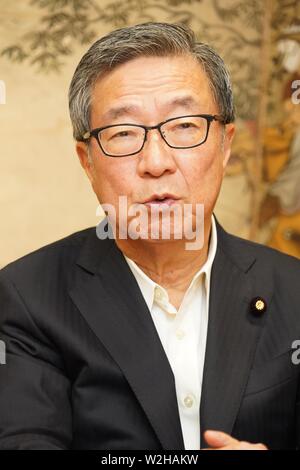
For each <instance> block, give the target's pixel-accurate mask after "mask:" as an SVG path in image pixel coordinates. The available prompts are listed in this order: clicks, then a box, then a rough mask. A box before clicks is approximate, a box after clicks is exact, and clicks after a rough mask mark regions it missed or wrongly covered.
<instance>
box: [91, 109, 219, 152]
mask: <svg viewBox="0 0 300 470" xmlns="http://www.w3.org/2000/svg"><path fill="white" fill-rule="evenodd" d="M185 117H186V118H189V117H201V118H204V119H206V122H207V128H206V135H205V138H204V140H203V141H202V142H200V143H199V144H196V145H192V146H189V147H176V146H174V145H170V144H169V143H168V142H167V140H166V138H165V137H164V135H163V133H162V130H161V127H162V126H163V125H164V124H166V123H167V122H170V121H175V120H176V119H181V118H185ZM212 121H218V122H221V123H222V124H226V121H225V120H224V118H223V117H222V116H221V115H219V114H188V115H184V116H177V117H174V118H169V119H167V120H165V121H162V122H159V123H158V124H156V125H155V126H144V125H142V124H133V123H120V124H110V125H108V126H104V127H96V128H95V129H92V130H91V131H87V132H85V133H84V134H83V136H82V141H83V142H86V141H87V140H89V139H90V138H91V137H94V138H95V139H96V141H97V142H98V145H99V147H100V149H101V151H102V152H103V153H104V155H107V156H108V157H111V158H122V157H130V156H131V155H136V154H138V153H140V152H141V150H143V148H144V145H145V142H146V140H147V134H148V132H149V131H151V130H152V129H157V130H158V131H159V133H160V136H161V138H162V139H163V141H164V142H165V143H166V144H167V145H168V147H170V148H173V149H190V148H195V147H199V146H200V145H202V144H204V143H205V142H206V141H207V138H208V133H209V129H210V125H211V123H212ZM120 126H132V127H139V128H142V129H144V131H145V134H144V140H143V143H142V145H141V147H140V149H139V150H138V151H136V152H132V153H128V154H125V155H112V154H109V153H107V152H106V151H105V150H104V148H103V147H102V145H101V141H100V139H99V134H100V132H101V131H103V130H104V129H108V128H110V127H120Z"/></svg>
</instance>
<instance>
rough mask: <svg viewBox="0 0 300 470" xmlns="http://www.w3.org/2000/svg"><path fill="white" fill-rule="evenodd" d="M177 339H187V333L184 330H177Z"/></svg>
mask: <svg viewBox="0 0 300 470" xmlns="http://www.w3.org/2000/svg"><path fill="white" fill-rule="evenodd" d="M176 337H177V339H183V338H184V337H185V332H184V331H182V330H177V331H176Z"/></svg>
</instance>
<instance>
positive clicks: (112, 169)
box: [95, 159, 134, 203]
mask: <svg viewBox="0 0 300 470" xmlns="http://www.w3.org/2000/svg"><path fill="white" fill-rule="evenodd" d="M95 175H96V176H95V186H96V188H95V189H96V193H97V196H98V198H99V199H100V200H101V202H103V203H109V202H111V203H113V202H117V201H118V196H129V195H130V194H131V186H132V183H133V181H134V167H133V164H131V165H130V162H128V161H127V162H125V161H123V160H112V161H106V160H103V159H101V160H99V161H98V163H97V165H96V167H95Z"/></svg>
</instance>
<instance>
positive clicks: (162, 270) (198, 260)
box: [116, 219, 211, 289]
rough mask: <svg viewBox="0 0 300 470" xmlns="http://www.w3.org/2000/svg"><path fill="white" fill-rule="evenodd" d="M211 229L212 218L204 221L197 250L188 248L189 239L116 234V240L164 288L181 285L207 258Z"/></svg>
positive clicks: (183, 284) (182, 285)
mask: <svg viewBox="0 0 300 470" xmlns="http://www.w3.org/2000/svg"><path fill="white" fill-rule="evenodd" d="M210 232H211V219H209V220H208V221H207V223H205V224H204V244H203V247H202V248H201V249H199V250H187V249H186V247H185V244H186V242H187V241H189V240H171V241H170V240H155V241H149V240H142V239H140V240H131V239H127V240H124V239H119V238H116V244H117V246H118V248H119V249H120V250H121V251H122V252H123V254H124V255H125V256H127V257H128V258H130V259H132V260H133V261H134V262H135V263H136V264H137V265H138V266H139V267H140V269H142V271H144V272H145V273H146V274H147V275H148V276H149V277H150V278H151V279H152V280H153V281H154V282H157V283H158V284H159V285H161V286H163V287H165V288H166V289H168V288H169V287H172V288H173V289H174V288H178V289H184V288H185V287H186V286H188V285H189V283H190V281H191V279H192V278H193V276H194V275H195V273H196V272H197V271H198V270H199V269H200V268H201V267H202V266H203V265H204V263H205V261H206V259H207V255H208V246H209V238H210Z"/></svg>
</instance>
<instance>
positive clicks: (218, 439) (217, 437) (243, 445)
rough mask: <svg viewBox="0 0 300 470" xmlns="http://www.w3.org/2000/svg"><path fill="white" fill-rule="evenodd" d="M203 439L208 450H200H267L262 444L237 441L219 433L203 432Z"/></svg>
mask: <svg viewBox="0 0 300 470" xmlns="http://www.w3.org/2000/svg"><path fill="white" fill-rule="evenodd" d="M204 439H205V441H206V443H207V444H208V446H209V448H208V449H206V448H205V449H202V450H268V448H267V447H266V446H265V445H264V444H251V443H250V442H246V441H238V440H237V439H234V437H232V436H230V435H229V434H225V433H224V432H220V431H205V433H204Z"/></svg>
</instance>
